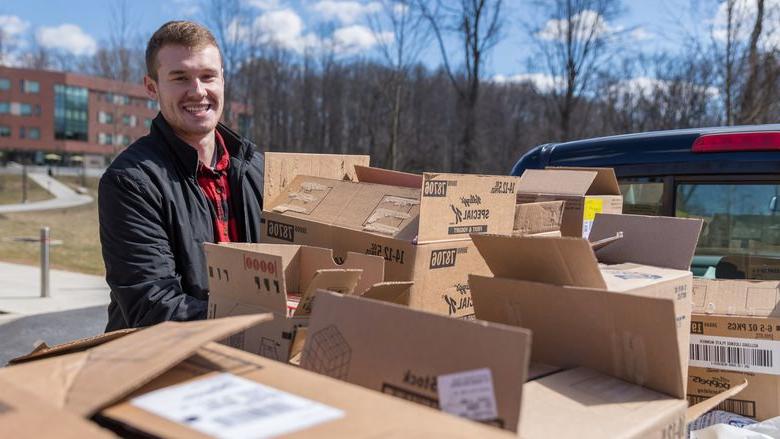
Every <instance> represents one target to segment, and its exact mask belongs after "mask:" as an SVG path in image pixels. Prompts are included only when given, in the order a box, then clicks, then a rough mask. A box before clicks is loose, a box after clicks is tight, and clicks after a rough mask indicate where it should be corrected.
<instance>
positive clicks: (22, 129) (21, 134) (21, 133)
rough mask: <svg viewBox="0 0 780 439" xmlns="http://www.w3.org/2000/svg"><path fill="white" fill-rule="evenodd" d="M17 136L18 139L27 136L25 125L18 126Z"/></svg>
mask: <svg viewBox="0 0 780 439" xmlns="http://www.w3.org/2000/svg"><path fill="white" fill-rule="evenodd" d="M19 138H20V139H25V138H27V129H26V128H25V127H19Z"/></svg>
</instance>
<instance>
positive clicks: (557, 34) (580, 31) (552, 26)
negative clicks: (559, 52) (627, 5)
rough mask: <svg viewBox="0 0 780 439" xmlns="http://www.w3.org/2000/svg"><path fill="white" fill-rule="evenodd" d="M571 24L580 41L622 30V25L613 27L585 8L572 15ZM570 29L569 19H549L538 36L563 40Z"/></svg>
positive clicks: (575, 37)
mask: <svg viewBox="0 0 780 439" xmlns="http://www.w3.org/2000/svg"><path fill="white" fill-rule="evenodd" d="M571 24H572V27H573V28H574V29H573V32H574V39H575V40H578V41H582V40H586V39H592V38H597V39H598V38H604V37H607V36H609V35H611V34H613V33H615V32H619V31H620V30H622V29H621V28H620V27H612V26H611V25H610V24H609V23H607V20H605V19H604V17H602V16H601V15H599V14H598V13H597V12H595V11H591V10H585V11H582V12H580V13H578V14H575V15H574V16H572V19H571ZM568 30H569V21H568V20H566V19H561V20H548V21H547V23H545V24H544V27H543V28H542V30H540V31H539V32H537V34H536V36H537V37H539V38H541V39H543V40H548V41H556V40H557V41H562V40H564V39H565V38H566V34H567V33H568Z"/></svg>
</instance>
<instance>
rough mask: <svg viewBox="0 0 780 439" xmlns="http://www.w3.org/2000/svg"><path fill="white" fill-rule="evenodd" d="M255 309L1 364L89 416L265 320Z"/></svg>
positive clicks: (2, 372)
mask: <svg viewBox="0 0 780 439" xmlns="http://www.w3.org/2000/svg"><path fill="white" fill-rule="evenodd" d="M272 318H273V315H272V314H270V313H268V314H254V315H248V316H238V317H228V318H224V319H216V320H201V321H194V322H164V323H160V324H158V325H155V326H151V327H149V328H145V329H143V330H140V331H137V332H134V333H132V334H128V335H125V336H124V337H122V338H119V339H117V340H114V341H111V342H108V343H105V344H102V345H100V346H96V347H94V348H92V349H90V350H87V351H84V352H78V353H74V354H68V355H62V356H59V357H53V358H45V359H42V360H38V361H33V362H30V363H26V364H20V365H17V366H8V367H6V368H3V369H0V379H6V380H9V381H12V382H14V383H17V384H18V385H20V386H24V388H25V389H26V390H28V391H30V392H32V393H34V394H35V395H36V396H38V397H39V398H43V399H46V400H47V401H49V402H51V403H53V404H54V405H55V406H57V407H61V408H65V409H67V410H69V411H71V412H74V413H77V414H79V415H82V416H85V417H89V416H91V415H93V414H95V413H96V412H97V411H98V410H100V409H101V408H103V407H105V406H107V405H108V404H111V403H113V402H116V401H118V400H119V399H121V398H123V397H124V396H126V395H128V394H130V393H131V392H132V391H134V390H136V389H137V388H139V387H140V386H142V385H143V384H145V383H147V382H149V381H151V380H152V379H154V378H156V377H158V376H159V375H160V374H162V373H163V372H165V371H166V370H168V369H170V368H171V367H172V366H174V365H176V364H177V363H179V362H180V361H182V360H184V359H185V358H187V357H189V356H190V355H192V354H193V353H194V352H195V351H196V350H197V349H198V348H199V347H201V346H203V345H204V344H206V343H208V342H210V341H214V340H221V339H224V338H226V337H228V336H230V335H232V334H235V333H236V332H239V331H241V330H244V329H246V328H249V327H251V326H254V325H256V324H259V323H262V322H265V321H269V320H271V319H272Z"/></svg>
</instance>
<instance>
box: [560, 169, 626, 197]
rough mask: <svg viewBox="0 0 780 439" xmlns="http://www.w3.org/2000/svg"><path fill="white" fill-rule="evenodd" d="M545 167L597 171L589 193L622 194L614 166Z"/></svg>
mask: <svg viewBox="0 0 780 439" xmlns="http://www.w3.org/2000/svg"><path fill="white" fill-rule="evenodd" d="M545 169H560V170H564V171H596V179H595V180H593V184H591V185H590V190H589V191H588V195H620V185H619V184H618V181H617V176H615V170H614V169H613V168H588V167H582V168H578V167H573V166H548V167H546V168H545ZM591 193H592V194H591Z"/></svg>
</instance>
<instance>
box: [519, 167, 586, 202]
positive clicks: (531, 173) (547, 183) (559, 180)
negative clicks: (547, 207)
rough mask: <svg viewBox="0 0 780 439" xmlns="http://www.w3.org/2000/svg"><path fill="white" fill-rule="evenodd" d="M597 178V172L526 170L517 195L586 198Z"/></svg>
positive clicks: (521, 178)
mask: <svg viewBox="0 0 780 439" xmlns="http://www.w3.org/2000/svg"><path fill="white" fill-rule="evenodd" d="M597 176H598V172H596V171H569V170H557V169H544V170H542V169H526V170H525V172H523V175H522V176H521V177H520V182H519V183H518V187H517V193H518V194H555V195H572V196H584V195H585V194H586V193H588V190H589V189H590V186H591V185H592V184H593V182H594V181H595V180H596V177H597Z"/></svg>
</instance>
